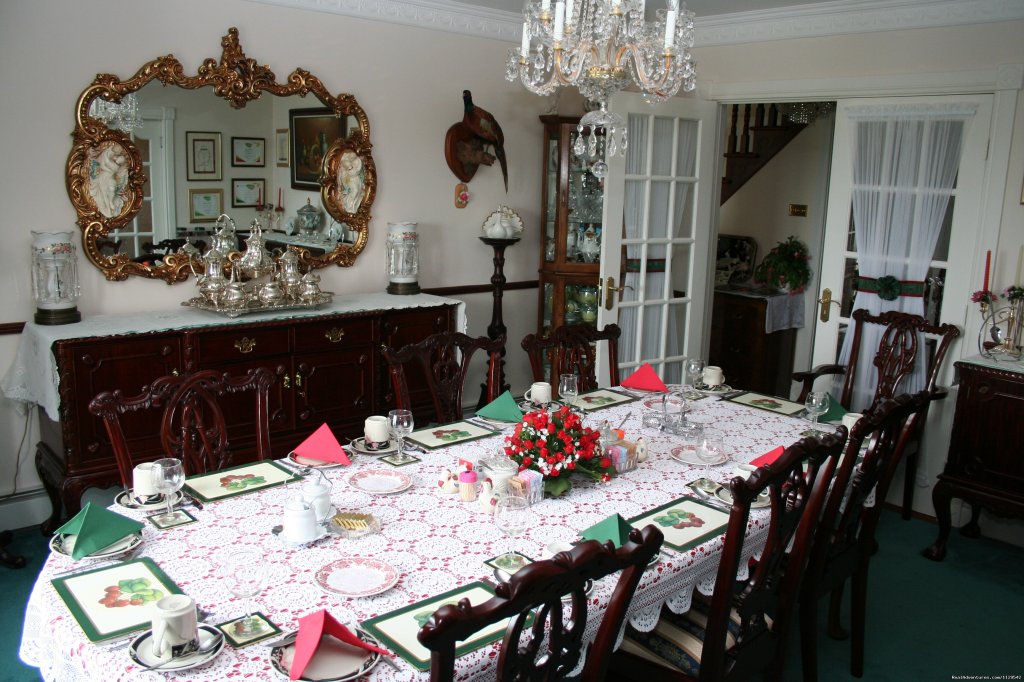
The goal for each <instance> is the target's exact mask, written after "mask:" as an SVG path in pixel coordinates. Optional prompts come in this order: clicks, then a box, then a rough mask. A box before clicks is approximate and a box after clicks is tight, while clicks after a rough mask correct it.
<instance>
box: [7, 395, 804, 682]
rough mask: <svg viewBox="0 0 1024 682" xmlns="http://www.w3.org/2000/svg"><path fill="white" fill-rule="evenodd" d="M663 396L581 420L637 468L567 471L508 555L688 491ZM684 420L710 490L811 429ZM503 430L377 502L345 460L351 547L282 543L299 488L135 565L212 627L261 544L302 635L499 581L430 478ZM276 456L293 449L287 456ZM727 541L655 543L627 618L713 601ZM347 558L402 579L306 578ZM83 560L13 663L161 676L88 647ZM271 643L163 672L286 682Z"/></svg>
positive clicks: (483, 665)
mask: <svg viewBox="0 0 1024 682" xmlns="http://www.w3.org/2000/svg"><path fill="white" fill-rule="evenodd" d="M657 402H658V401H657V399H656V398H655V399H654V400H651V399H650V398H648V399H643V398H641V399H638V400H633V401H631V402H625V403H620V404H617V405H614V406H611V407H608V408H605V409H603V410H598V411H593V412H590V413H588V414H587V416H586V420H587V424H588V425H591V426H597V425H599V424H600V423H602V422H603V421H605V420H607V421H608V422H609V424H611V425H612V426H620V425H621V428H622V429H623V430H624V432H625V438H626V439H627V440H635V439H636V438H637V437H640V436H643V438H644V439H645V441H646V443H647V448H648V457H647V459H646V461H644V462H643V463H641V464H639V466H638V467H637V468H636V469H634V470H632V471H628V472H625V473H623V474H621V475H619V476H616V477H615V478H613V479H612V480H611V481H610V482H608V483H598V482H591V481H589V480H587V479H585V478H584V477H582V476H579V475H577V476H575V477H574V479H573V481H574V485H573V488H572V489H571V490H570V491H569V492H568V493H567V494H565V495H564V496H562V497H558V498H545V499H544V500H542V501H540V502H538V503H536V504H534V505H533V511H534V512H535V514H536V523H535V525H533V527H531V528H529V529H528V530H527V531H526V533H525V535H522V536H519V537H516V538H514V543H515V548H516V549H517V550H518V551H520V552H522V553H523V554H526V555H527V556H530V557H533V558H540V557H543V556H545V548H546V547H548V546H549V545H550V544H551V543H553V542H572V541H575V540H578V539H579V534H580V531H581V530H583V529H585V528H588V527H590V526H592V525H593V524H595V523H597V522H599V521H601V520H602V519H605V518H607V517H608V516H609V515H611V514H614V513H618V514H620V515H621V516H623V517H624V518H630V517H634V516H638V515H640V514H642V513H643V512H645V511H648V510H652V509H655V508H657V507H659V506H661V505H663V504H666V503H669V502H671V501H673V500H675V499H677V498H680V497H681V496H683V495H686V494H688V493H689V492H690V489H689V488H687V484H688V483H690V482H692V481H694V480H695V479H696V478H698V477H699V476H701V474H702V473H703V465H690V464H686V463H683V462H680V461H677V460H676V459H674V458H673V457H672V456H671V452H672V449H673V448H674V447H676V446H677V445H678V437H677V436H674V435H672V434H671V433H666V432H662V431H661V430H659V429H656V428H644V427H643V426H642V423H643V422H642V420H643V416H644V413H645V412H646V411H647V410H650V409H656V408H657ZM692 407H693V409H692V410H691V412H690V413H689V415H688V418H689V419H690V420H692V421H696V422H699V423H702V424H704V425H705V426H706V427H707V428H715V429H717V430H719V431H720V432H721V433H722V434H723V436H724V441H725V445H726V449H727V452H728V454H729V460H728V461H726V462H725V463H723V464H721V465H719V466H716V467H712V469H711V475H712V478H715V479H717V480H719V481H725V480H727V479H729V478H731V476H732V470H733V469H734V468H735V466H736V464H737V463H746V462H750V461H751V460H753V459H755V458H756V457H758V456H759V455H762V454H764V453H766V452H767V451H769V450H772V449H773V448H775V447H776V446H779V445H789V444H792V443H793V442H795V441H796V440H798V439H799V438H800V437H801V434H802V433H803V432H805V431H807V430H808V428H809V424H808V422H807V421H806V420H805V419H803V418H801V417H800V416H797V415H794V416H785V415H782V414H780V413H776V412H772V411H769V410H764V409H758V408H756V407H752V406H750V405H744V404H740V403H737V402H731V401H728V400H723V399H720V398H719V397H718V396H708V397H706V398H704V399H701V400H697V401H694V402H693V403H692ZM508 433H509V430H508V429H506V430H505V432H504V433H501V432H496V433H494V435H493V436H488V437H484V438H480V439H478V440H473V441H468V442H463V443H458V444H456V445H452V446H449V447H444V448H440V449H435V450H430V451H426V452H416V453H415V454H416V456H417V457H419V458H420V459H421V461H420V462H418V463H416V464H413V465H410V466H405V467H401V468H400V469H397V471H401V472H403V473H405V474H408V475H409V476H410V477H411V479H412V486H411V488H409V489H408V490H406V491H404V492H401V493H396V494H390V495H375V494H370V493H367V492H363V491H361V490H357V489H356V488H354V487H353V486H351V485H350V484H349V479H350V477H352V476H353V475H354V474H358V473H359V472H362V471H368V470H371V469H378V468H386V469H391V467H389V465H387V464H384V463H382V462H379V461H378V460H377V458H376V457H374V456H370V455H363V454H356V453H353V454H352V457H351V459H352V461H351V464H350V465H349V466H342V467H337V468H331V469H326V470H324V471H323V473H324V474H325V475H326V476H327V478H328V479H329V481H330V483H331V499H332V502H333V504H334V506H335V507H336V508H337V509H339V510H359V511H362V512H369V513H372V514H373V515H374V516H375V517H376V518H377V519H378V521H379V524H380V529H379V532H376V533H374V534H371V535H367V536H364V537H360V538H354V539H353V538H345V537H340V536H334V535H332V536H329V537H327V538H325V539H323V540H321V541H319V542H316V543H314V544H312V545H310V546H302V547H296V546H291V545H287V544H285V543H283V542H282V541H281V540H280V539H279V537H277V536H276V535H275V534H273V533H272V532H271V528H272V527H273V526H274V525H276V524H279V523H281V518H282V514H283V509H284V504H285V502H286V500H288V499H289V498H290V497H291V496H294V495H295V494H297V492H298V490H297V485H296V484H294V483H291V484H286V485H282V486H278V487H272V488H266V489H263V490H259V491H256V492H252V493H250V494H246V495H239V496H236V497H231V498H228V499H224V500H222V501H217V502H209V503H206V504H205V505H203V508H202V509H191V508H190V509H189V512H190V513H192V514H193V515H194V516H195V517H196V519H197V522H196V523H192V524H189V525H184V526H180V527H177V528H171V529H167V530H157V529H156V528H154V527H152V526H149V525H148V524H147V527H146V528H145V530H144V531H143V533H144V541H143V544H142V545H141V547H140V548H139V552H138V554H137V555H136V556H139V557H150V558H151V559H152V560H153V561H155V562H156V564H157V565H158V566H159V567H160V568H161V569H162V570H163V571H164V572H165V573H166V574H167V576H169V577H170V579H171V580H173V581H174V582H175V583H176V584H177V585H178V586H179V587H180V588H181V590H182V591H183V592H184V593H185V594H187V595H189V596H191V597H192V598H193V599H194V600H195V601H196V603H197V605H198V606H199V607H200V608H201V609H202V611H203V612H204V615H205V622H207V623H210V624H217V623H222V622H225V621H229V620H231V619H233V618H237V617H239V616H242V615H244V613H245V611H244V608H245V605H244V603H243V601H242V600H240V599H238V598H235V597H233V596H232V595H231V593H230V591H229V589H228V584H227V577H226V576H225V575H224V572H223V565H224V563H225V559H226V556H227V554H228V553H229V552H230V551H231V550H232V548H234V547H236V546H238V545H254V546H256V547H258V548H259V549H260V551H261V552H262V553H263V555H264V556H265V561H266V563H267V569H268V580H267V583H266V586H265V588H264V589H263V590H262V592H261V593H260V594H259V595H258V596H256V597H255V599H254V601H255V607H256V610H258V611H259V612H261V613H262V614H264V615H265V616H267V617H268V618H269V619H270V620H271V621H273V622H274V623H275V624H276V625H278V626H279V627H280V628H281V629H282V630H284V631H285V632H288V631H290V630H294V629H295V628H296V627H297V621H298V619H299V618H300V617H302V616H304V615H306V614H309V613H312V612H315V611H317V610H320V609H326V610H327V611H328V612H329V613H330V614H331V615H332V616H334V617H335V618H336V619H337V620H338V621H339V622H342V623H356V622H363V621H365V620H367V619H370V618H373V617H375V616H378V615H380V614H384V613H388V612H391V611H393V610H395V609H399V608H402V607H406V606H408V605H410V604H414V603H416V602H419V601H422V600H424V599H427V598H430V597H433V596H435V595H439V594H442V593H444V592H447V591H449V590H453V589H455V588H458V587H459V586H461V585H465V584H468V583H471V582H474V581H481V580H483V581H493V580H494V577H493V572H492V569H491V568H490V567H488V566H487V565H485V564H484V561H485V560H487V559H489V558H492V557H494V556H496V555H498V554H500V553H502V552H503V551H505V550H506V549H507V548H508V543H509V538H508V537H507V536H505V535H504V534H503V533H502V531H501V530H499V529H498V528H497V526H496V525H495V523H494V521H493V518H492V517H491V516H490V515H489V514H488V513H486V512H485V511H484V510H483V508H482V506H481V505H479V504H478V503H476V502H463V501H461V500H460V499H459V496H458V495H448V494H443V493H442V492H441V491H440V488H439V485H438V481H439V478H440V476H441V474H442V472H443V471H444V470H454V469H455V468H456V464H457V461H458V460H459V459H465V460H471V461H475V460H478V459H480V458H481V457H487V456H491V455H493V454H496V453H497V452H498V450H499V449H500V448H502V446H503V445H504V437H505V435H507V434H508ZM281 454H282V455H285V454H287V453H281ZM112 509H114V510H116V511H117V512H118V513H120V514H123V515H125V516H129V517H134V518H137V519H140V520H142V519H143V517H144V513H142V512H134V511H131V510H126V509H123V508H120V507H112ZM767 520H768V512H767V511H766V510H754V511H753V512H752V514H751V517H750V521H749V524H748V529H747V537H746V540H745V542H744V554H745V555H746V557H747V558H749V557H755V556H757V555H758V553H759V551H760V549H761V548H762V547H763V545H764V542H765V536H766V533H767ZM722 546H723V537H722V535H718V536H716V537H713V538H711V539H709V540H707V541H704V542H702V543H701V544H698V545H696V546H694V547H692V548H690V549H688V550H687V551H682V552H677V551H674V550H671V549H668V548H663V550H662V552H661V554H660V556H659V559H658V561H657V562H656V563H654V564H652V565H651V566H650V567H649V568H648V569H647V570H646V571H645V573H644V575H643V578H642V580H641V581H640V584H639V586H638V588H637V590H636V594H635V596H634V598H633V600H632V603H631V606H630V611H629V616H628V619H629V622H630V623H631V624H632V625H633V626H635V627H636V628H638V629H640V630H645V631H646V630H650V629H652V628H653V627H654V625H655V623H656V621H657V619H658V614H659V612H660V611H661V609H662V607H663V605H667V607H668V608H670V609H672V610H673V611H675V612H680V613H681V612H684V611H686V610H687V609H689V607H690V603H691V599H692V597H693V594H694V590H699V591H700V592H702V593H704V594H710V593H711V591H712V589H713V587H714V579H715V573H716V570H717V566H718V561H719V557H720V555H721V551H722ZM341 557H376V558H378V559H382V560H384V561H386V562H387V563H388V564H390V565H391V566H393V567H394V568H395V569H396V570H397V571H398V572H399V573H400V578H399V580H398V582H397V584H395V586H394V587H392V588H391V589H389V590H387V591H385V592H383V593H381V594H377V595H375V596H368V597H359V598H349V597H340V596H338V595H337V594H334V593H331V592H328V591H326V590H324V589H322V588H321V587H320V586H319V585H318V583H317V582H316V580H315V575H316V573H317V571H319V570H320V569H321V568H322V567H324V566H325V565H327V564H329V563H331V562H333V561H336V560H338V559H339V558H341ZM88 565H89V561H88V560H82V561H78V562H75V561H73V560H72V559H71V558H69V557H67V556H63V555H60V554H56V553H53V554H51V556H50V557H49V558H48V560H47V561H46V563H45V565H44V566H43V568H42V570H41V572H40V574H39V577H38V579H37V581H36V584H35V586H34V588H33V590H32V593H31V595H30V597H29V600H28V605H27V608H26V613H25V623H24V630H23V633H22V640H21V648H20V657H21V659H22V660H23V661H24V662H25V663H27V664H28V665H31V666H35V667H38V668H39V669H40V672H41V675H42V677H43V678H44V679H46V680H61V681H73V680H81V681H82V682H87V681H92V680H96V679H101V678H102V679H105V680H111V681H113V680H151V679H159V678H160V677H162V676H163V673H161V672H160V671H145V670H143V669H141V667H140V666H139V665H138V664H137V663H135V662H134V661H132V660H131V659H130V658H129V656H128V655H127V649H126V647H125V641H126V638H121V639H120V640H115V641H114V642H98V643H92V642H90V641H89V640H88V639H87V638H86V636H85V635H84V633H83V630H82V628H81V627H80V626H79V625H78V623H77V622H76V620H75V618H74V617H72V614H71V613H70V612H69V610H68V608H67V607H66V606H65V604H64V602H63V601H62V600H61V598H60V596H59V595H58V593H57V591H56V590H55V589H54V587H53V585H52V584H51V580H52V579H53V578H54V577H55V576H58V575H60V574H62V573H65V572H68V571H71V570H75V569H77V568H87V567H88ZM613 589H614V579H613V578H611V577H610V578H606V579H604V580H602V581H598V582H597V584H596V585H595V588H594V589H593V591H592V592H591V593H590V595H589V602H588V604H589V608H588V631H587V632H588V636H591V637H592V636H594V635H595V634H596V629H597V626H598V624H599V622H600V617H601V614H602V613H603V610H604V608H605V607H606V605H607V603H608V600H609V598H610V596H611V593H612V590H613ZM498 646H499V645H498V644H497V643H492V644H488V645H485V646H483V647H482V648H480V649H477V650H475V651H472V652H470V653H468V654H466V655H464V656H462V657H460V658H459V659H458V661H457V667H458V670H457V673H458V674H457V678H458V679H460V680H490V679H494V664H495V661H496V656H495V652H496V650H497V647H498ZM269 651H270V650H269V649H268V648H267V647H265V646H262V645H260V644H258V643H257V644H252V645H250V646H246V647H243V648H233V647H232V646H225V647H224V649H223V651H221V653H220V654H219V655H217V656H216V657H215V658H213V659H212V660H211V661H209V662H208V663H206V664H205V665H203V666H202V667H197V668H193V669H190V670H187V671H182V672H179V673H176V674H168V676H169V677H171V678H175V677H177V678H178V679H189V680H209V681H219V680H230V679H247V680H279V679H285V678H284V677H283V676H282V675H281V674H280V673H279V672H277V671H276V670H275V669H274V668H273V667H272V665H271V663H270V661H269ZM394 660H395V662H396V663H397V666H389V665H377V666H376V667H375V668H374V669H373V670H372V672H371V673H370V674H369V675H368V677H367V679H371V680H379V681H395V682H398V681H401V682H406V681H407V680H416V679H421V680H426V679H428V678H429V674H428V673H425V672H421V671H419V670H416V669H415V668H414V667H412V666H411V665H410V664H408V663H407V662H406V661H404V660H403V659H401V658H400V657H398V656H396V657H395V658H394Z"/></svg>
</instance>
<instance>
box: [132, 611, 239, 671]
mask: <svg viewBox="0 0 1024 682" xmlns="http://www.w3.org/2000/svg"><path fill="white" fill-rule="evenodd" d="M215 637H220V644H218V645H217V646H215V647H214V648H213V649H211V650H209V651H207V652H205V653H201V654H199V653H194V654H186V655H184V656H181V657H180V658H178V659H176V660H171V661H168V662H167V663H165V664H164V665H160V663H162V662H163V660H164V659H161V658H158V657H157V656H156V654H154V653H153V631H152V630H147V631H146V632H144V633H142V634H141V635H139V636H138V637H136V638H135V639H134V640H132V643H131V644H130V645H128V657H129V658H131V659H132V661H134V662H135V663H137V664H138V665H144V666H147V667H148V666H153V665H160V667H159V668H158V669H157V670H154V671H153V672H154V673H169V672H174V671H177V670H188V669H189V668H196V667H199V666H201V665H204V664H206V663H209V662H210V661H212V660H213V659H215V658H217V656H218V655H219V654H220V652H222V651H224V637H223V635H221V633H220V631H219V630H218V629H217V628H215V627H213V626H212V625H207V624H206V623H200V624H199V648H200V649H201V648H203V647H204V646H207V645H209V643H210V642H212V641H213V639H214V638H215Z"/></svg>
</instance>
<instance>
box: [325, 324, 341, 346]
mask: <svg viewBox="0 0 1024 682" xmlns="http://www.w3.org/2000/svg"><path fill="white" fill-rule="evenodd" d="M344 336H345V330H344V329H341V328H339V327H331V328H330V329H328V330H327V331H325V332H324V338H325V339H327V340H328V341H330V342H331V343H338V342H339V341H341V340H342V338H344Z"/></svg>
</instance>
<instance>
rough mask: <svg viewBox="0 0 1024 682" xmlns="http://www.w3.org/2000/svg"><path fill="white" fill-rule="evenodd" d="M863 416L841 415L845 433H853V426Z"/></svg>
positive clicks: (849, 413) (857, 414)
mask: <svg viewBox="0 0 1024 682" xmlns="http://www.w3.org/2000/svg"><path fill="white" fill-rule="evenodd" d="M863 416H864V415H863V414H861V413H860V412H847V413H846V414H844V415H843V426H845V427H846V430H847V431H853V425H854V424H856V423H857V422H858V421H860V418H861V417H863Z"/></svg>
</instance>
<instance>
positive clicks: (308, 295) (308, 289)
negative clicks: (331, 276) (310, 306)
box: [299, 272, 320, 303]
mask: <svg viewBox="0 0 1024 682" xmlns="http://www.w3.org/2000/svg"><path fill="white" fill-rule="evenodd" d="M319 298H320V275H318V274H316V273H315V272H307V273H306V274H305V275H303V276H302V286H301V287H300V288H299V299H300V300H301V301H302V302H303V303H313V302H314V301H316V300H317V299H319Z"/></svg>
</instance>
